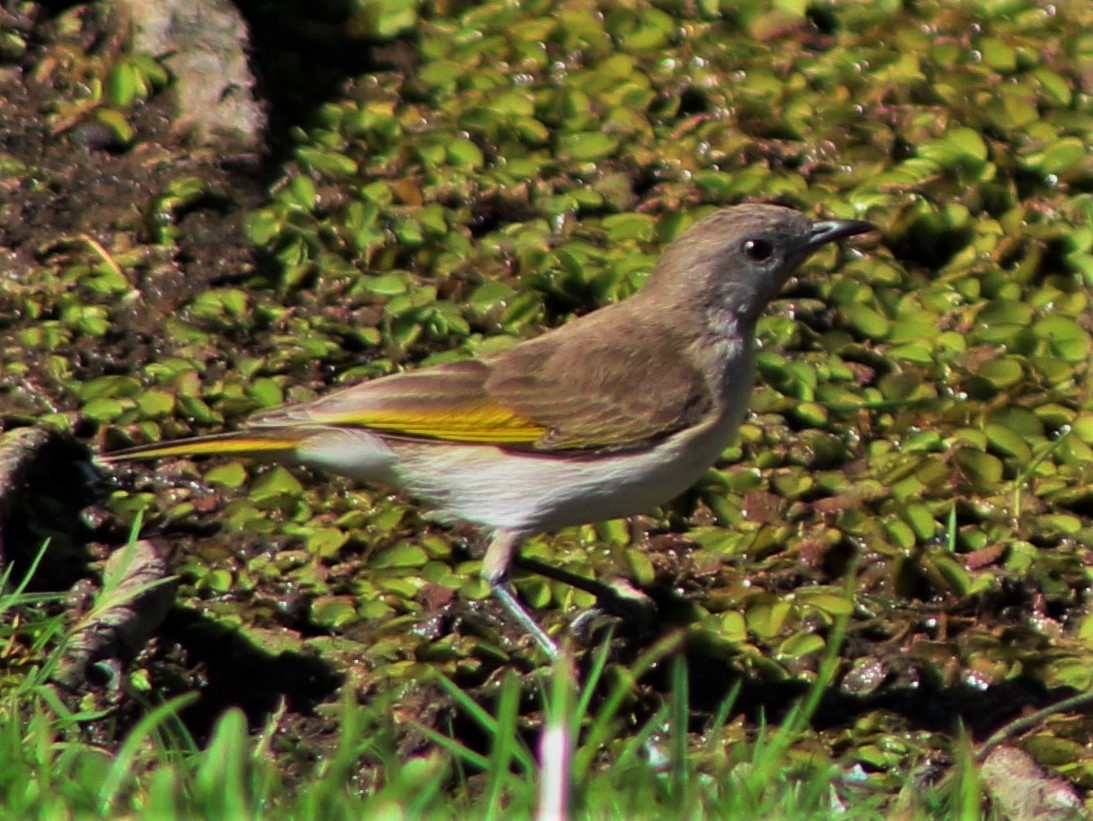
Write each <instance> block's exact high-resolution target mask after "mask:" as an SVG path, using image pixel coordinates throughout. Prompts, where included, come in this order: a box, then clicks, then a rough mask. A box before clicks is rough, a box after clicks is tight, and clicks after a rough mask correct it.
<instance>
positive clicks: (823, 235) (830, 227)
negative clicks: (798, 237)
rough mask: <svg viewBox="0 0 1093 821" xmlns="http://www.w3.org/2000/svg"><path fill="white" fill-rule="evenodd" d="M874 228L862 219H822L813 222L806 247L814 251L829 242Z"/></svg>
mask: <svg viewBox="0 0 1093 821" xmlns="http://www.w3.org/2000/svg"><path fill="white" fill-rule="evenodd" d="M876 230H877V226H875V225H874V224H873V223H871V222H865V221H864V220H823V221H821V222H814V223H812V230H811V231H810V232H809V235H808V248H809V250H810V251H814V250H816V249H817V248H819V247H820V246H821V245H826V244H827V243H829V242H835V240H840V239H845V238H846V237H852V236H854V235H855V234H864V233H865V232H866V231H876Z"/></svg>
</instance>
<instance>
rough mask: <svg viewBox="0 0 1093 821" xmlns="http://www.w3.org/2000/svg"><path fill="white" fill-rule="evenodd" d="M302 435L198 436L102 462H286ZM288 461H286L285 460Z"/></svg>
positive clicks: (126, 451) (255, 432)
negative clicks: (237, 458) (164, 458)
mask: <svg viewBox="0 0 1093 821" xmlns="http://www.w3.org/2000/svg"><path fill="white" fill-rule="evenodd" d="M304 436H305V434H304V432H303V431H294V430H291V429H287V428H281V429H275V430H268V431H263V430H246V431H239V432H231V433H214V434H211V435H209V436H195V437H193V438H191V439H179V440H177V441H174V442H159V443H157V444H153V445H137V446H136V447H132V448H124V449H122V450H115V451H113V452H112V453H104V454H102V455H101V456H100V457H99V458H100V459H102V460H103V461H106V462H119V461H122V460H127V459H159V458H160V457H162V456H243V457H249V458H257V459H262V458H266V459H274V460H277V459H281V460H285V457H286V456H289V455H290V454H292V453H293V451H295V450H296V448H297V446H298V445H299V444H300V441H301V440H302V439H303V438H304ZM285 461H287V460H285Z"/></svg>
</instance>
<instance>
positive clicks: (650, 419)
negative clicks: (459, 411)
mask: <svg viewBox="0 0 1093 821" xmlns="http://www.w3.org/2000/svg"><path fill="white" fill-rule="evenodd" d="M593 316H594V315H593ZM590 318H591V317H590ZM631 337H632V338H631ZM682 353H683V351H682V350H680V348H679V346H677V345H669V344H667V343H666V340H664V339H658V338H657V337H656V336H655V335H654V336H650V335H649V334H648V333H643V332H641V331H637V332H634V333H628V332H626V331H623V330H620V329H619V328H618V327H616V328H614V329H612V331H611V332H610V333H599V334H596V333H591V334H583V335H581V336H577V337H574V336H568V335H565V336H563V335H556V334H548V335H546V336H543V337H540V338H538V339H535V340H531V341H530V342H527V343H524V344H522V345H518V346H516V347H515V348H512V349H510V350H508V351H506V352H504V353H502V354H500V355H498V356H497V357H496V358H495V359H494V361H493V369H492V373H491V374H490V377H489V380H488V381H487V382H486V391H487V393H488V394H489V396H490V398H491V399H492V400H494V401H495V402H496V403H498V404H499V405H501V406H503V407H505V408H511V409H512V410H513V411H515V412H516V413H518V414H520V416H521V417H523V418H526V419H531V420H534V422H535V424H537V425H539V426H541V427H543V428H545V432H544V434H543V435H542V436H541V437H540V438H539V439H537V440H536V442H535V449H536V450H545V451H560V450H563V451H564V450H577V451H581V450H628V449H633V448H640V447H644V446H646V445H648V444H650V443H652V442H655V441H656V440H658V439H661V438H663V437H665V436H668V435H670V434H672V433H675V432H676V431H679V430H682V429H683V428H685V427H689V426H690V425H693V424H695V423H697V422H699V421H700V420H701V419H703V418H704V417H705V416H706V415H707V414H709V413H710V412H711V411H712V410H713V408H714V404H715V403H714V398H713V396H712V394H711V392H710V389H709V386H708V383H707V381H706V379H705V378H704V377H703V376H702V374H701V373H699V372H698V370H697V369H695V368H694V367H693V366H692V365H690V364H688V363H687V362H685V361H683V358H682Z"/></svg>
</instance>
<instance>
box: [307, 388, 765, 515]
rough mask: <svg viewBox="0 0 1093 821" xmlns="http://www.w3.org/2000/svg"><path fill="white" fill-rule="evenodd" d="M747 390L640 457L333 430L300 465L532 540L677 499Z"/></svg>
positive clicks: (310, 441) (720, 441) (717, 445)
mask: <svg viewBox="0 0 1093 821" xmlns="http://www.w3.org/2000/svg"><path fill="white" fill-rule="evenodd" d="M749 381H750V380H749ZM749 393H750V384H749V385H748V386H747V389H744V390H741V391H740V394H741V396H740V397H739V399H737V400H736V401H732V402H729V403H728V404H729V405H730V407H727V408H725V410H724V412H723V413H722V414H721V415H720V416H719V417H717V418H715V419H710V420H709V421H707V422H706V423H704V424H703V425H702V426H700V427H699V428H694V429H691V430H688V431H683V432H680V433H677V434H675V435H673V436H670V437H668V438H666V439H665V440H663V441H662V442H660V443H658V444H656V445H654V446H652V447H650V448H647V449H644V450H640V451H628V452H622V453H616V454H607V455H598V456H583V457H582V456H569V455H560V454H549V453H543V454H538V453H524V452H519V451H506V450H502V449H500V448H496V447H492V446H488V445H463V444H447V443H439V442H438V443H433V442H421V441H407V440H393V439H385V438H383V437H382V436H380V435H377V434H375V433H371V432H369V431H367V430H359V429H358V430H351V429H346V428H329V429H325V430H321V429H317V430H316V432H315V435H313V436H309V437H308V438H307V439H306V440H304V441H303V442H302V443H301V445H300V446H299V450H298V451H297V458H298V459H299V461H300V462H301V463H303V464H307V465H310V466H312V467H317V468H321V469H324V470H329V471H331V472H334V473H339V474H342V475H345V476H349V477H351V478H353V479H355V480H357V481H360V482H364V483H374V482H381V483H385V484H388V485H393V486H395V487H398V488H401V489H404V490H406V491H408V492H409V493H410V494H412V495H413V496H415V497H417V498H418V499H421V500H422V501H425V502H427V503H428V504H430V505H431V507H432V508H433V509H434V510H435V512H436V513H437V514H438V515H439V516H440V517H442V518H444V519H448V520H457V519H461V520H464V521H469V522H472V523H475V524H479V525H483V526H485V527H488V528H491V529H508V530H515V531H521V532H524V533H534V532H539V531H544V530H553V529H555V528H558V527H565V526H568V525H576V524H583V523H586V522H595V521H601V520H604V519H614V518H618V517H622V516H630V515H633V514H636V513H644V512H647V511H649V510H650V509H651V508H653V507H656V506H657V505H660V504H663V503H665V502H667V501H669V500H671V499H672V498H674V497H675V496H678V495H679V494H680V493H682V492H683V491H685V490H686V489H687V488H689V487H690V486H691V485H693V484H694V483H695V482H696V481H697V480H698V479H699V477H701V476H702V474H703V473H704V472H705V471H706V470H707V469H708V468H709V467H710V466H711V465H712V464H713V463H714V461H715V460H716V459H717V458H718V456H719V455H720V454H721V451H722V450H724V449H725V447H727V446H728V445H729V444H730V443H731V441H732V439H733V437H734V435H735V433H736V429H737V426H738V425H739V422H740V418H741V417H742V416H743V413H744V409H745V405H746V400H747V396H748V394H749Z"/></svg>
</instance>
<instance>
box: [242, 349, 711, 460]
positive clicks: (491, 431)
mask: <svg viewBox="0 0 1093 821" xmlns="http://www.w3.org/2000/svg"><path fill="white" fill-rule="evenodd" d="M627 336H628V334H626V333H625V332H624V333H622V334H621V335H620V334H618V333H617V332H613V333H610V334H587V333H586V334H579V335H577V336H576V337H574V336H573V335H571V334H562V335H558V334H555V333H548V334H546V335H544V336H542V337H539V338H537V339H534V340H530V341H528V342H524V343H522V344H520V345H517V346H515V347H514V348H511V349H509V350H508V351H505V352H503V353H501V354H496V355H494V356H491V357H489V358H487V359H481V360H466V361H463V362H453V363H445V364H442V365H435V366H432V367H429V368H423V369H422V370H420V371H412V372H410V373H404V374H396V375H393V376H387V377H382V378H380V379H374V380H372V381H370V382H364V383H361V384H360V385H355V386H353V387H351V388H346V389H344V390H341V391H337V392H335V393H332V394H330V395H328V396H326V397H323V398H320V399H317V400H315V401H314V402H309V403H305V404H302V405H292V406H288V407H285V408H279V409H276V410H272V411H268V412H266V413H261V414H258V415H257V416H253V417H251V419H250V420H249V424H250V425H252V426H254V427H259V428H267V427H284V426H292V427H295V426H301V425H305V426H306V425H334V426H347V427H361V428H368V429H369V430H375V431H379V432H381V433H386V434H390V435H394V436H406V437H415V438H427V439H434V440H441V441H449V442H477V443H482V444H492V445H498V446H501V447H509V448H519V449H531V450H538V451H578V452H579V451H600V450H625V449H632V448H639V447H643V446H645V445H647V444H649V443H651V442H654V441H656V440H658V439H660V438H662V437H664V436H667V435H669V434H671V433H674V432H676V431H678V430H680V429H682V428H684V427H687V426H689V425H692V424H694V423H696V422H697V421H699V420H700V419H701V418H703V417H704V416H705V415H706V414H707V413H709V412H710V410H711V409H712V407H713V404H714V403H713V399H712V396H711V394H710V392H709V389H708V387H707V383H706V381H705V379H703V377H702V375H701V374H700V373H698V371H697V370H695V369H694V368H693V367H690V366H688V365H686V364H683V363H681V362H680V358H679V356H678V353H679V351H678V350H677V349H675V348H674V347H672V346H667V345H664V346H657V345H655V344H654V345H652V346H650V345H649V344H648V342H649V340H648V338H643V339H640V340H639V339H628V338H627ZM643 343H644V344H643ZM567 354H568V355H567ZM619 357H622V358H623V359H626V358H629V360H628V361H627V362H626V363H625V365H626V367H623V368H621V369H620V368H619V364H620V362H619Z"/></svg>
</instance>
